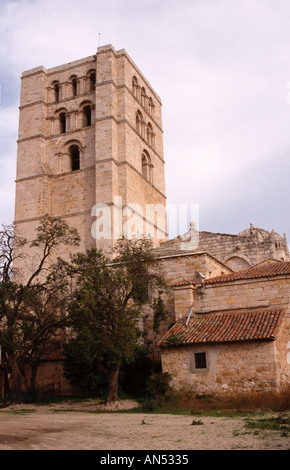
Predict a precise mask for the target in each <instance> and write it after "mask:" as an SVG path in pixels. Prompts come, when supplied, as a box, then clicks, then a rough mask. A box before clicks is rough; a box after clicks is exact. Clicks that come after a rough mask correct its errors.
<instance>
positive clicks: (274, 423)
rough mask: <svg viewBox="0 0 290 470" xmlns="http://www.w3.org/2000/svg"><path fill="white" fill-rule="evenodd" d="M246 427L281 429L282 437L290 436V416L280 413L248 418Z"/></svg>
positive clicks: (253, 428)
mask: <svg viewBox="0 0 290 470" xmlns="http://www.w3.org/2000/svg"><path fill="white" fill-rule="evenodd" d="M246 428H248V429H250V430H253V431H280V433H281V436H282V437H288V435H289V433H290V417H289V416H286V415H283V414H279V415H278V416H266V417H264V418H259V419H255V420H254V419H250V420H249V419H248V420H246Z"/></svg>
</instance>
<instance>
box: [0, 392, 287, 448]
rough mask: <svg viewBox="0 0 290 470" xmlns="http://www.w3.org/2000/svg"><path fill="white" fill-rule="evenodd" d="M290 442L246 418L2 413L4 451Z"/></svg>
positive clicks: (73, 407) (62, 406) (69, 409)
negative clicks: (250, 426)
mask: <svg viewBox="0 0 290 470" xmlns="http://www.w3.org/2000/svg"><path fill="white" fill-rule="evenodd" d="M135 405H136V403H134V402H131V401H129V400H125V401H123V402H121V408H123V409H126V408H127V409H128V408H132V407H134V406H135ZM263 416H264V415H263ZM289 438H290V434H288V435H287V433H285V432H284V434H283V432H282V431H280V430H279V431H270V430H262V431H261V430H258V431H257V430H256V431H255V430H253V429H250V430H249V429H248V428H247V427H246V421H245V418H244V417H226V416H222V415H221V416H219V417H208V416H206V417H205V416H202V415H197V416H192V415H169V414H150V413H129V412H122V413H116V412H113V411H110V412H106V411H104V410H102V409H100V407H99V406H98V405H96V402H95V401H93V400H88V401H84V402H81V403H79V402H74V401H70V400H67V401H65V402H61V403H59V404H50V405H46V406H44V405H13V406H10V407H7V408H2V409H1V410H0V450H164V451H166V450H183V451H184V450H286V449H288V450H289V449H290V439H289Z"/></svg>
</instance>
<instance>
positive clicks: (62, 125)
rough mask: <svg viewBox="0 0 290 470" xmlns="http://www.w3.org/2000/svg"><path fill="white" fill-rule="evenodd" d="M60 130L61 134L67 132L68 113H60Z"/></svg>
mask: <svg viewBox="0 0 290 470" xmlns="http://www.w3.org/2000/svg"><path fill="white" fill-rule="evenodd" d="M59 131H60V133H61V134H64V133H65V132H66V114H65V113H60V114H59Z"/></svg>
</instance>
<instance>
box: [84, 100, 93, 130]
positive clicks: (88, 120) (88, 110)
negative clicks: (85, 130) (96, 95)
mask: <svg viewBox="0 0 290 470" xmlns="http://www.w3.org/2000/svg"><path fill="white" fill-rule="evenodd" d="M91 125H92V107H91V105H87V106H84V108H83V127H87V126H91Z"/></svg>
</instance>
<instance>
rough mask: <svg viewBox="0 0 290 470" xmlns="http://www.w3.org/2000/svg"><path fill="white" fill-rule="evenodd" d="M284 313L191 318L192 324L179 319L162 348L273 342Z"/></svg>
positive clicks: (166, 336)
mask: <svg viewBox="0 0 290 470" xmlns="http://www.w3.org/2000/svg"><path fill="white" fill-rule="evenodd" d="M284 314H285V312H284V311H283V310H276V311H272V310H267V311H263V312H259V311H252V312H242V313H237V312H235V313H223V314H217V315H208V314H207V315H203V316H200V317H194V318H191V319H190V320H189V322H188V324H187V321H186V320H179V321H178V322H176V323H175V324H174V325H173V327H172V328H171V329H170V330H169V331H168V332H167V333H166V334H165V335H164V336H163V338H161V340H160V341H159V342H158V346H160V347H165V348H166V347H174V346H175V347H177V346H185V345H189V344H205V343H211V344H216V343H233V342H240V341H267V340H268V341H273V340H275V339H276V337H277V335H278V333H279V330H280V327H281V324H282V320H283V317H284Z"/></svg>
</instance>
